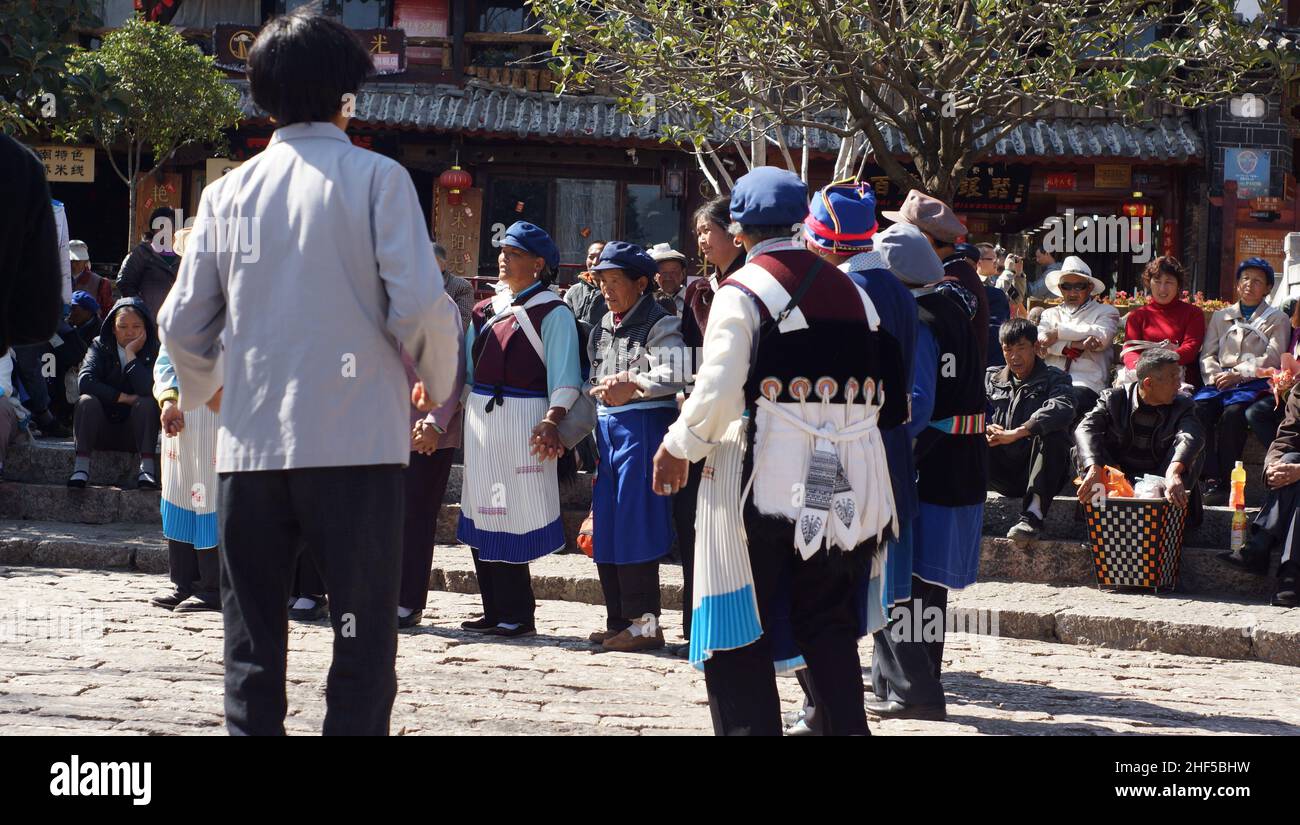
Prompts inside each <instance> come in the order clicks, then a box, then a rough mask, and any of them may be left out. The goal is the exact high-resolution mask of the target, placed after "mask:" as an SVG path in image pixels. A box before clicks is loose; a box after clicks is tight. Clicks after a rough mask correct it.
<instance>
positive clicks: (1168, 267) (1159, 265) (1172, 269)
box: [1142, 255, 1187, 293]
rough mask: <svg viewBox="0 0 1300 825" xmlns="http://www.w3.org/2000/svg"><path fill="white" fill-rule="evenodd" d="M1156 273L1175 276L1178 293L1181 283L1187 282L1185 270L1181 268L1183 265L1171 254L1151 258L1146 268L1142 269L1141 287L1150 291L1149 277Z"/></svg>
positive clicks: (1180, 290)
mask: <svg viewBox="0 0 1300 825" xmlns="http://www.w3.org/2000/svg"><path fill="white" fill-rule="evenodd" d="M1157 275H1168V276H1169V277H1171V278H1176V279H1177V280H1178V291H1179V292H1180V293H1181V292H1182V289H1183V284H1185V283H1187V270H1185V269H1183V265H1182V264H1180V263H1179V262H1178V259H1177V258H1175V257H1173V256H1172V255H1161V256H1160V257H1159V258H1155V259H1153V260H1152V261H1151V263H1149V264H1147V265H1146V269H1143V270H1142V287H1143V288H1144V289H1146V291H1147V292H1150V291H1151V279H1152V278H1154V277H1156V276H1157Z"/></svg>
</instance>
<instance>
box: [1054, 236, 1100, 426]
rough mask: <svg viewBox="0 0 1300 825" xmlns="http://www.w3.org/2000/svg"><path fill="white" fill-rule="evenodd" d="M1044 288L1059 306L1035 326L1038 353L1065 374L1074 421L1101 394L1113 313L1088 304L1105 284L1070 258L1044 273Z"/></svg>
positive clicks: (1095, 304)
mask: <svg viewBox="0 0 1300 825" xmlns="http://www.w3.org/2000/svg"><path fill="white" fill-rule="evenodd" d="M1047 289H1048V290H1049V291H1050V292H1051V293H1052V294H1053V295H1058V296H1060V297H1061V299H1062V303H1061V304H1060V306H1054V307H1051V308H1050V309H1048V310H1046V311H1045V312H1043V317H1042V319H1041V320H1040V321H1039V322H1038V354H1039V355H1040V356H1041V357H1042V359H1043V360H1044V361H1046V362H1047V365H1048V366H1050V367H1056V368H1057V369H1061V370H1064V371H1065V372H1067V373H1069V375H1070V380H1071V381H1072V382H1073V384H1074V414H1075V420H1076V421H1077V420H1078V419H1080V418H1082V417H1083V416H1084V415H1085V414H1087V412H1088V411H1089V410H1091V409H1092V408H1093V406H1095V405H1096V403H1097V398H1098V396H1100V395H1101V391H1102V390H1104V389H1105V388H1106V387H1107V386H1109V384H1110V362H1111V356H1112V355H1113V352H1112V349H1113V347H1112V344H1113V342H1114V340H1115V331H1116V330H1117V329H1119V311H1118V310H1116V309H1115V307H1113V306H1111V305H1110V304H1103V303H1100V302H1098V301H1095V300H1093V299H1094V298H1096V296H1098V295H1100V294H1101V293H1102V292H1104V291H1105V290H1106V285H1105V284H1103V283H1102V282H1101V281H1099V280H1097V279H1096V278H1094V277H1093V275H1092V270H1091V269H1089V268H1088V265H1087V264H1086V263H1084V262H1083V260H1082V259H1080V258H1079V257H1078V256H1075V255H1070V256H1068V257H1066V259H1065V260H1064V261H1062V262H1061V268H1060V269H1059V270H1054V271H1052V272H1049V273H1048V274H1047Z"/></svg>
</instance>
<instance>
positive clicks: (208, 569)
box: [167, 539, 221, 599]
mask: <svg viewBox="0 0 1300 825" xmlns="http://www.w3.org/2000/svg"><path fill="white" fill-rule="evenodd" d="M167 573H168V577H169V578H170V579H171V580H172V584H174V585H176V589H177V590H179V591H180V592H182V593H190V594H192V595H195V596H199V597H201V598H204V599H219V598H221V559H220V558H218V556H217V548H215V547H209V548H207V549H205V550H196V549H194V545H192V544H188V543H186V542H183V541H175V540H173V539H168V540H167Z"/></svg>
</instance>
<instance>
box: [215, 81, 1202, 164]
mask: <svg viewBox="0 0 1300 825" xmlns="http://www.w3.org/2000/svg"><path fill="white" fill-rule="evenodd" d="M231 82H232V83H235V84H236V85H237V86H238V87H239V89H240V107H241V108H242V110H243V112H244V114H245V116H247V117H249V118H263V117H265V116H266V113H265V112H263V111H261V110H260V109H258V108H257V105H256V104H254V103H253V100H252V96H251V95H250V94H249V91H248V83H247V82H246V81H242V80H235V81H231ZM357 98H358V99H357V111H356V117H357V119H358V120H361V121H364V122H365V123H367V124H370V125H372V126H388V127H392V128H398V129H414V130H421V131H433V132H456V133H464V134H477V135H491V136H499V137H509V138H520V139H545V140H560V141H572V142H599V143H607V142H611V143H628V142H637V143H645V142H655V141H657V140H658V139H659V137H660V134H661V132H660V129H661V127H662V126H664V125H666V119H665V116H663V115H659V116H657V117H652V118H648V119H644V118H642V119H636V120H634V119H633V118H630V117H628V116H627V115H626V114H623V113H622V112H620V111H618V108H617V106H616V104H615V101H614V99H613V98H609V97H597V96H578V95H554V94H550V93H545V92H528V91H523V90H520V89H514V88H507V87H501V86H492V85H489V84H486V83H483V82H481V81H470V82H469V83H468V84H466V86H465V87H464V88H461V87H458V86H451V85H444V84H437V85H435V84H404V83H369V84H367V85H365V86H364V87H363V88H362V90H361V93H360V94H359V95H358V96H357ZM884 135H885V140H886V142H887V143H888V145H889V147H890V149H892V150H893V151H894V152H896V153H897V154H899V155H906V154H908V150H907V144H906V142H905V141H904V140H903V138H902V135H901V134H899V133H898V132H897V131H896V130H895V129H893V128H891V127H885V128H884ZM787 136H788V145H789V146H790V147H791V148H792V149H794V148H797V147H800V146H802V141H801V139H800V136H799V131H798V130H795V129H790V130H787ZM810 143H811V145H812V148H813V150H814V151H818V152H825V153H830V154H834V153H835V152H836V151H838V149H839V138H838V137H837V136H836V135H833V134H831V133H829V132H823V131H820V130H813V131H811V132H810ZM1203 153H1204V144H1203V142H1202V140H1201V137H1200V135H1199V133H1198V131H1197V129H1196V126H1195V124H1194V123H1193V121H1192V119H1191V118H1190V117H1165V118H1159V119H1155V120H1152V121H1151V122H1149V123H1145V124H1142V125H1140V126H1135V125H1126V124H1124V123H1122V122H1120V121H1118V120H1106V119H1083V118H1051V119H1044V120H1035V121H1031V122H1029V123H1025V124H1022V125H1021V126H1019V127H1018V128H1017V129H1016V130H1015V131H1014V132H1012V134H1011V135H1009V136H1008V137H1007V138H1004V139H1003V140H1000V141H998V142H997V144H996V145H995V146H992V147H989V148H988V156H989V157H1005V158H1008V159H1017V158H1021V159H1025V160H1030V159H1052V160H1076V159H1077V160H1080V161H1082V160H1085V159H1092V158H1125V159H1133V160H1146V161H1154V162H1179V161H1187V160H1192V159H1195V158H1198V157H1200V156H1201V155H1202V154H1203Z"/></svg>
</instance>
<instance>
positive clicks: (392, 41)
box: [212, 24, 406, 75]
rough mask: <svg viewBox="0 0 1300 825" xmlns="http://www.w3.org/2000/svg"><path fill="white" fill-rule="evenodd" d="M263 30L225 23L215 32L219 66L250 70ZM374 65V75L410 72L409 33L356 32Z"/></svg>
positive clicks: (392, 31)
mask: <svg viewBox="0 0 1300 825" xmlns="http://www.w3.org/2000/svg"><path fill="white" fill-rule="evenodd" d="M259 31H260V29H258V28H256V27H254V26H237V25H230V24H223V25H220V26H216V27H215V28H213V30H212V52H213V54H214V55H215V60H216V64H217V65H218V66H220V67H221V68H223V69H226V70H228V71H232V72H243V71H247V70H248V51H249V49H251V48H252V47H253V41H254V40H256V39H257V33H258V32H259ZM353 31H355V32H356V35H357V37H359V38H360V39H361V42H362V44H364V45H365V47H366V49H367V50H369V52H370V59H371V60H372V61H373V62H374V66H375V68H374V71H373V72H371V74H376V75H386V74H399V73H401V72H404V71H406V32H404V31H402V30H401V29H354V30H353Z"/></svg>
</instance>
